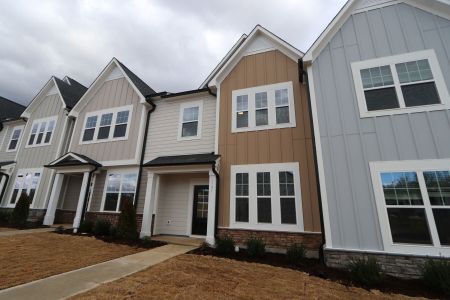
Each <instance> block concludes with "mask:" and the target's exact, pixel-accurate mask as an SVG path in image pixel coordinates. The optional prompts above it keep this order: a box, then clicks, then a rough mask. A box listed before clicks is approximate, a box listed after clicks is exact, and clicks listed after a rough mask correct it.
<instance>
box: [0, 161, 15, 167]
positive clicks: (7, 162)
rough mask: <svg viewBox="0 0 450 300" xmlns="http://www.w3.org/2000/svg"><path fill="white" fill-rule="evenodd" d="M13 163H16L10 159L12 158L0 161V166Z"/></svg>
mask: <svg viewBox="0 0 450 300" xmlns="http://www.w3.org/2000/svg"><path fill="white" fill-rule="evenodd" d="M15 163H16V162H15V161H12V160H9V161H0V167H3V166H8V165H12V164H15Z"/></svg>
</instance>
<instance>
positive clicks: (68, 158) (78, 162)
mask: <svg viewBox="0 0 450 300" xmlns="http://www.w3.org/2000/svg"><path fill="white" fill-rule="evenodd" d="M73 166H94V167H101V166H102V165H101V164H100V163H98V162H97V161H95V160H93V159H92V158H89V157H87V156H86V155H83V154H78V153H75V152H67V153H66V154H64V155H63V156H61V157H60V158H58V159H56V160H54V161H52V162H51V163H49V164H48V165H45V166H44V167H46V168H50V169H52V168H61V167H73Z"/></svg>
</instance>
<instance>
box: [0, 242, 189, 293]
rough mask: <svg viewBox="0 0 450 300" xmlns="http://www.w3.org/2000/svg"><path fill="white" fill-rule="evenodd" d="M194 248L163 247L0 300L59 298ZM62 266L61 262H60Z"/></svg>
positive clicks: (18, 289)
mask: <svg viewBox="0 0 450 300" xmlns="http://www.w3.org/2000/svg"><path fill="white" fill-rule="evenodd" d="M195 248H196V247H194V246H185V245H165V246H162V247H158V248H154V249H151V250H148V251H144V252H140V253H136V254H132V255H128V256H124V257H121V258H117V259H114V260H110V261H107V262H103V263H100V264H96V265H93V266H89V267H86V268H82V269H78V270H74V271H70V272H67V273H63V274H58V275H54V276H51V277H48V278H44V279H40V280H36V281H33V282H29V283H25V284H22V285H18V286H15V287H11V288H8V289H5V290H3V291H0V299H48V300H50V299H62V298H68V297H70V296H73V295H76V294H79V293H81V292H85V291H87V290H90V289H93V288H95V287H96V286H98V285H100V284H102V283H105V282H109V281H113V280H116V279H119V278H122V277H124V276H127V275H130V274H132V273H135V272H138V271H140V270H143V269H145V268H147V267H150V266H153V265H155V264H158V263H160V262H163V261H165V260H167V259H169V258H172V257H175V256H177V255H180V254H184V253H187V252H189V251H191V250H193V249H195ZM61 263H64V262H61Z"/></svg>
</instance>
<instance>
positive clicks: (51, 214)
mask: <svg viewBox="0 0 450 300" xmlns="http://www.w3.org/2000/svg"><path fill="white" fill-rule="evenodd" d="M63 179H64V174H61V173H56V176H55V181H54V182H53V187H52V193H51V194H50V200H49V202H48V205H47V211H46V213H45V217H44V225H53V222H54V221H55V211H56V206H57V205H58V199H59V195H60V194H61V187H62V183H63Z"/></svg>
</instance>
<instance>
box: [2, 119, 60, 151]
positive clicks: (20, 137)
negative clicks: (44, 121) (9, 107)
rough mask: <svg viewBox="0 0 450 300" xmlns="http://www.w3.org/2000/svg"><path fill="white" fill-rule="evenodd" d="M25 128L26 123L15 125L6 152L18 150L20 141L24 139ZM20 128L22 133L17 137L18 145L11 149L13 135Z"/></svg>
mask: <svg viewBox="0 0 450 300" xmlns="http://www.w3.org/2000/svg"><path fill="white" fill-rule="evenodd" d="M24 128H25V125H18V126H14V127H13V129H12V131H11V136H10V137H9V142H8V144H7V145H6V150H5V152H15V151H17V148H19V145H20V141H21V140H22V136H23V130H24ZM18 129H20V134H19V138H18V139H17V144H16V147H15V148H14V149H9V145H10V144H11V141H12V137H13V135H14V131H16V130H18ZM52 135H53V134H52Z"/></svg>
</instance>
